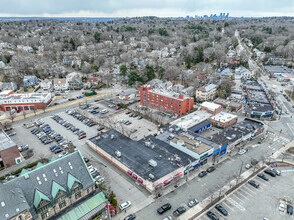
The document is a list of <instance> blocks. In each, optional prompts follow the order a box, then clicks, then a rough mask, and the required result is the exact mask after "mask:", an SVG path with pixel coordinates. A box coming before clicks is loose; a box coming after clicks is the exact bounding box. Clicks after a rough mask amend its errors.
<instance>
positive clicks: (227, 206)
mask: <svg viewBox="0 0 294 220" xmlns="http://www.w3.org/2000/svg"><path fill="white" fill-rule="evenodd" d="M226 201H227V200H224V201H223V202H222V206H225V207H226V208H228V209H230V210H232V211H234V209H233V208H232V207H230V206H229V205H228V204H227V203H225V202H226Z"/></svg>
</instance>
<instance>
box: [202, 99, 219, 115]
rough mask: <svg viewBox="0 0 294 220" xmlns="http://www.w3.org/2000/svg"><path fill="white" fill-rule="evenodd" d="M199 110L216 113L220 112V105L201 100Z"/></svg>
mask: <svg viewBox="0 0 294 220" xmlns="http://www.w3.org/2000/svg"><path fill="white" fill-rule="evenodd" d="M200 110H203V111H206V112H208V113H210V114H213V115H216V114H218V113H220V112H221V110H222V106H221V105H218V104H215V103H213V102H203V103H202V104H201V105H200Z"/></svg>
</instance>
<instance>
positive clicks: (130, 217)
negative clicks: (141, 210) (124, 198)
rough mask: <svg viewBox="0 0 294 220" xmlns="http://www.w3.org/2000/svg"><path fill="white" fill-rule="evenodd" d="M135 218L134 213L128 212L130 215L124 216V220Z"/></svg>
mask: <svg viewBox="0 0 294 220" xmlns="http://www.w3.org/2000/svg"><path fill="white" fill-rule="evenodd" d="M135 218H136V215H135V214H130V215H128V216H126V217H125V218H124V220H133V219H135Z"/></svg>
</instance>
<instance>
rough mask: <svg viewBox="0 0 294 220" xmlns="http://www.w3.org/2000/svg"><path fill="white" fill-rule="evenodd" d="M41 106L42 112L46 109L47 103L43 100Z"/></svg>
mask: <svg viewBox="0 0 294 220" xmlns="http://www.w3.org/2000/svg"><path fill="white" fill-rule="evenodd" d="M41 108H42V110H43V112H44V113H45V112H46V109H47V104H46V103H44V102H43V103H42V105H41Z"/></svg>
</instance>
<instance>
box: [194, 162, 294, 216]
mask: <svg viewBox="0 0 294 220" xmlns="http://www.w3.org/2000/svg"><path fill="white" fill-rule="evenodd" d="M277 169H278V170H293V167H284V168H282V169H279V168H277ZM261 173H264V172H261ZM265 175H266V176H267V177H268V179H269V181H265V180H263V179H261V178H259V177H257V176H255V177H254V178H253V180H255V181H256V182H258V183H259V185H260V186H259V188H258V189H257V188H254V187H253V186H251V185H249V184H248V183H246V184H245V185H243V186H242V187H241V188H240V189H238V191H236V192H235V193H233V194H231V195H230V196H229V197H227V198H226V199H225V200H223V201H222V202H221V203H220V205H221V206H223V207H224V208H225V209H226V210H227V211H228V216H223V215H222V214H220V212H218V211H217V210H216V209H215V208H213V209H211V210H210V211H212V212H213V213H214V214H216V215H217V216H218V217H219V219H223V218H225V219H232V220H233V219H234V220H235V219H240V220H247V219H263V218H267V219H293V215H289V214H287V204H288V203H289V204H293V202H294V194H293V193H291V192H292V189H293V180H294V172H286V171H285V172H283V171H282V174H281V176H276V177H271V176H269V175H267V174H265ZM280 201H284V203H285V206H286V208H285V211H279V204H280ZM200 219H201V220H209V219H210V218H209V217H208V216H206V214H205V215H203V216H202V217H201V218H200Z"/></svg>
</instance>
